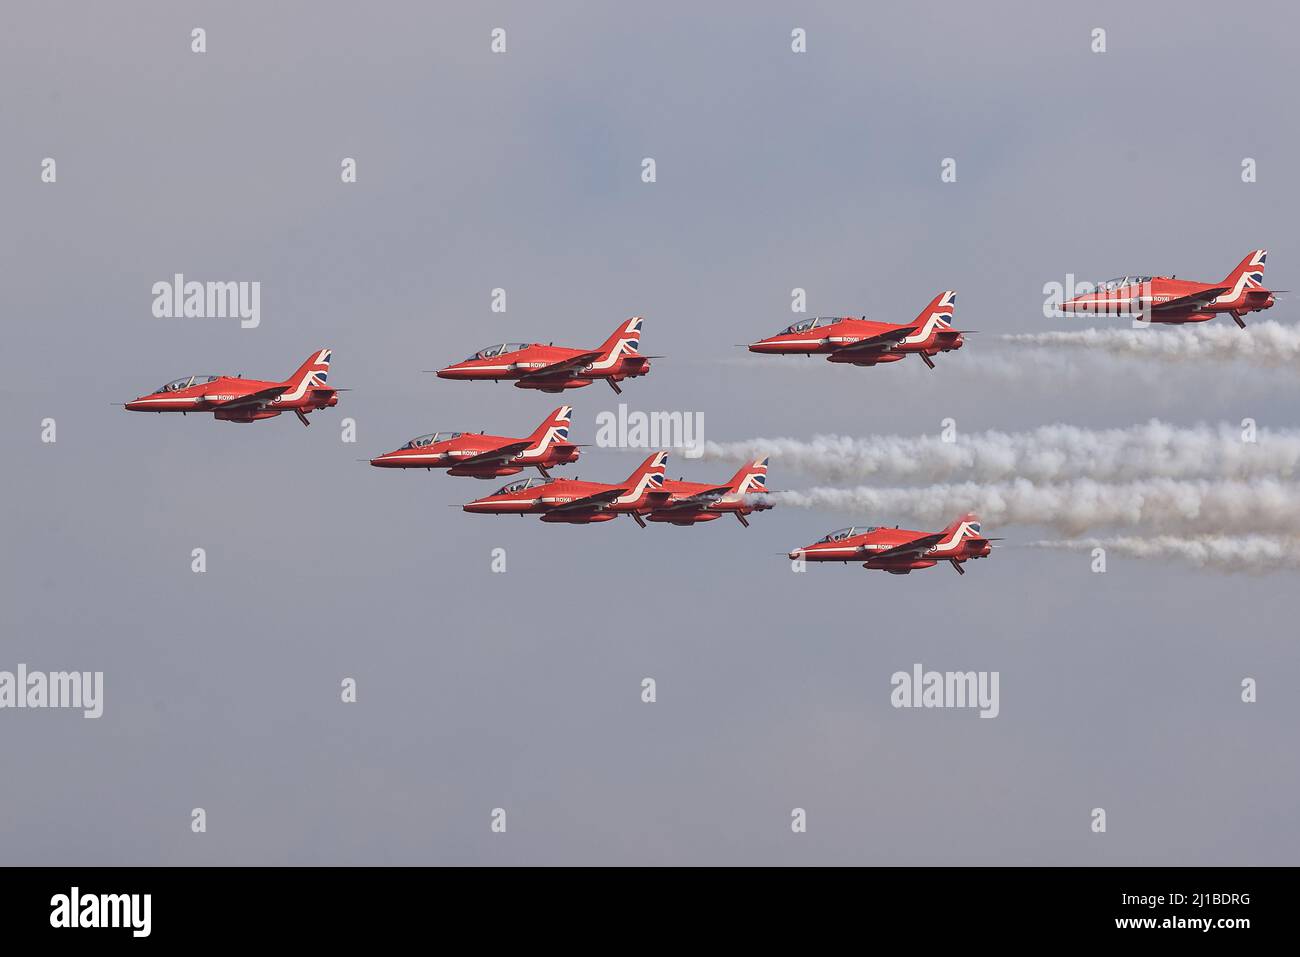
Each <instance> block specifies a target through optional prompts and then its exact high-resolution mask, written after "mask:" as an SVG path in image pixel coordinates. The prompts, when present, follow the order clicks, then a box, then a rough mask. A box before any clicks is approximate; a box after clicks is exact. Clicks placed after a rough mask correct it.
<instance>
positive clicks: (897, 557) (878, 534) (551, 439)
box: [124, 249, 1276, 575]
mask: <svg viewBox="0 0 1300 957" xmlns="http://www.w3.org/2000/svg"><path fill="white" fill-rule="evenodd" d="M1266 257H1267V251H1266V250H1263V249H1257V250H1254V251H1253V252H1251V253H1250V255H1248V256H1246V258H1245V259H1243V260H1242V261H1241V263H1240V264H1239V265H1238V266H1237V268H1236V269H1234V270H1233V271H1232V272H1231V273H1229V274H1228V276H1227V277H1226V278H1225V279H1224V280H1223V281H1222V282H1218V283H1203V282H1193V281H1190V280H1186V279H1177V278H1174V277H1171V276H1124V277H1121V278H1119V279H1114V280H1110V281H1109V282H1105V283H1102V284H1101V285H1100V286H1098V288H1097V290H1096V291H1095V292H1089V293H1087V294H1084V295H1079V296H1076V297H1073V298H1071V299H1069V300H1066V301H1065V302H1064V303H1062V306H1061V308H1062V311H1063V312H1064V313H1065V314H1067V315H1103V314H1112V315H1113V314H1123V313H1136V312H1139V311H1141V312H1142V313H1143V314H1144V315H1146V317H1147V318H1148V319H1149V320H1150V321H1152V322H1161V323H1186V322H1205V321H1208V320H1210V319H1213V318H1214V317H1215V316H1216V315H1219V314H1221V313H1227V314H1228V315H1230V316H1231V317H1232V319H1233V321H1235V322H1236V323H1237V325H1239V326H1242V327H1243V328H1244V327H1245V322H1244V321H1243V320H1244V317H1245V316H1246V315H1247V314H1249V313H1251V312H1259V311H1261V310H1264V309H1268V308H1270V307H1271V306H1272V305H1273V304H1274V301H1275V299H1274V292H1276V290H1273V291H1270V290H1269V289H1266V288H1265V287H1264V262H1265V259H1266ZM956 301H957V296H956V293H954V292H953V291H952V290H947V291H944V292H941V293H939V294H938V295H937V296H935V297H934V298H933V299H932V300H930V303H929V305H927V306H926V307H925V309H923V310H922V311H921V313H920V314H919V315H918V316H917V317H916V319H915V320H914V321H912V322H910V323H904V324H898V325H895V324H891V323H884V322H873V321H870V320H868V319H867V318H866V317H862V318H853V317H838V318H837V317H818V318H811V319H803V320H800V321H799V322H796V323H794V324H793V325H790V326H788V327H787V328H786V329H784V330H782V331H781V332H780V333H778V334H777V335H774V336H769V337H768V338H766V339H760V340H759V341H757V342H754V343H751V344H750V345H749V346H748V348H749V350H750V351H751V352H756V353H765V354H774V355H789V354H793V355H807V356H812V355H824V356H826V359H827V361H829V362H836V363H847V364H851V365H855V366H874V365H879V364H881V363H887V362H898V361H899V360H901V359H903V358H905V357H906V356H908V355H917V356H919V357H920V358H921V360H922V361H923V362H924V363H925V364H926V365H927V366H929V367H930V368H931V369H933V368H934V357H935V356H937V355H938V354H940V353H943V352H952V351H954V350H957V349H960V348H961V347H962V345H963V343H964V341H965V340H964V336H966V335H969V330H959V329H955V328H953V325H952V320H953V313H954V307H955V304H956ZM641 328H642V318H641V317H639V316H636V317H633V318H631V319H629V320H627V321H626V322H624V323H623V324H622V325H620V326H619V327H618V328H617V329H616V330H615V331H614V332H613V334H612V335H610V337H609V338H608V339H606V340H605V341H604V342H603V343H602V344H601V345H600V346H599V347H597V348H595V349H573V348H566V347H561V346H556V345H554V344H553V343H548V344H545V345H543V344H541V343H523V342H515V343H502V344H500V345H495V346H489V347H488V348H486V349H482V350H480V351H478V352H476V353H475V354H474V355H472V356H470V357H469V358H468V359H466V360H465V361H463V362H457V363H453V364H452V365H449V366H446V367H444V368H442V369H439V370H437V375H438V377H439V378H443V379H469V380H475V379H477V380H491V381H493V382H499V381H502V380H506V381H510V382H513V383H514V384H515V387H516V388H519V389H536V390H538V391H540V392H550V393H558V392H563V391H565V390H568V389H580V388H583V387H585V386H588V385H590V384H591V383H593V382H596V381H600V380H603V381H605V382H606V383H608V385H609V387H610V388H611V389H613V390H614V392H615V393H621V392H622V389H621V388H620V386H619V383H621V382H623V381H624V380H626V379H633V378H637V377H639V376H644V375H646V374H647V373H648V372H649V371H650V360H651V359H656V358H662V357H660V356H646V355H642V354H641V352H640V344H641ZM329 366H330V350H329V349H321V350H319V351H317V352H314V353H312V355H311V356H309V357H308V359H307V361H306V362H304V363H303V364H302V365H301V366H300V367H299V368H298V370H297V371H296V372H294V373H293V375H291V376H289V378H287V379H285V380H284V381H282V382H277V381H266V380H259V379H246V378H244V377H243V376H242V375H239V376H226V375H190V376H183V377H181V378H179V379H175V380H173V381H171V382H168V383H167V384H166V385H163V386H161V387H159V388H158V389H155V390H154V391H153V392H150V393H149V394H147V395H142V396H140V397H139V398H137V399H134V400H132V401H131V402H127V403H125V406H124V407H125V408H126V409H127V410H129V411H132V412H180V413H181V414H182V415H184V414H188V413H190V412H206V413H211V415H212V416H213V418H215V419H221V420H223V421H227V422H255V421H257V420H259V419H269V418H274V417H275V416H278V415H280V414H281V413H283V412H292V413H294V414H295V415H296V416H297V417H298V419H299V421H300V422H302V424H303V425H309V424H310V421H309V420H308V418H307V416H308V415H309V414H310V413H312V412H316V411H319V410H321V409H327V408H331V407H333V406H335V405H337V404H338V394H339V392H341V391H345V390H341V389H337V388H334V387H332V386H330V385H328V384H327V383H328V379H329ZM572 413H573V408H572V406H567V405H564V406H560V407H559V408H558V409H556V410H555V411H553V412H552V413H551V414H550V415H549V416H547V417H546V419H544V420H543V421H542V423H541V424H540V425H538V426H537V428H536V429H534V430H533V432H532V433H531V434H530V435H528V436H526V437H523V438H512V437H509V436H499V435H488V434H486V433H483V432H433V433H429V434H427V435H421V436H419V437H417V438H414V439H411V440H410V441H409V442H407V443H406V444H405V445H403V446H402V447H401V448H399V449H395V450H393V451H392V452H385V453H384V454H382V455H379V456H376V457H375V458H373V459H370V464H371V465H373V466H375V467H376V468H385V469H444V470H446V472H447V474H449V475H456V476H471V477H473V478H480V479H491V478H499V477H501V476H506V475H515V474H517V473H519V472H522V471H523V470H524V469H526V468H535V469H536V470H537V471H538V473H539V475H538V476H536V477H532V478H523V479H517V480H515V481H512V482H510V483H509V484H507V485H504V486H502V487H501V488H499V489H497V490H496V491H495V492H493V493H492V494H491V495H486V496H484V497H482V498H477V499H474V500H473V501H471V502H469V503H467V504H466V505H465V506H463V507H464V510H465V511H466V512H474V513H484V514H494V515H520V516H523V515H536V516H538V517H539V518H540V519H541V521H543V522H550V523H566V524H584V525H585V524H593V523H597V522H608V521H612V520H613V519H615V518H617V517H618V516H620V515H627V516H629V517H630V518H632V519H633V520H634V521H635V522H636V523H637V524H638V525H640V526H642V527H643V528H644V527H645V526H646V523H647V522H659V523H667V524H672V525H695V524H699V523H702V522H710V521H713V520H715V519H718V518H721V517H722V516H724V515H734V516H735V517H736V519H737V520H738V521H739V522H740V523H741V524H742V525H744V526H746V527H748V525H749V521H748V516H749V515H752V514H753V513H754V512H758V511H762V510H765V509H768V508H771V507H772V506H771V503H770V501H769V500H768V499H767V494H768V488H767V467H768V460H767V459H766V458H762V459H759V460H757V461H754V462H750V463H747V464H745V465H744V466H742V467H741V468H740V469H739V470H738V471H737V472H736V474H735V475H733V476H732V477H731V478H730V479H729V480H727V481H726V482H724V483H720V484H717V485H709V484H705V483H699V482H687V481H684V480H678V481H673V480H670V479H668V478H666V477H665V471H666V466H667V462H668V453H667V452H666V451H661V452H655V453H654V454H652V455H650V456H649V457H648V458H647V459H646V460H645V461H644V462H642V463H641V465H640V466H638V467H637V469H636V470H635V471H634V472H633V473H632V474H631V475H629V476H628V477H627V479H626V480H625V481H623V482H619V483H616V484H612V485H611V484H605V483H601V482H589V481H582V480H580V479H577V478H573V479H569V478H556V477H553V476H552V475H551V474H550V470H551V469H553V468H556V467H558V466H563V465H571V464H573V463H576V462H577V461H578V459H579V458H580V457H581V454H582V452H581V448H582V447H581V446H580V445H577V444H575V443H573V442H571V441H570V439H569V429H570V422H571V419H572ZM994 541H997V539H992V538H988V537H986V536H985V535H984V534H983V533H982V532H981V530H980V522H979V519H978V518H977V517H976V516H975V515H973V514H967V515H963V516H961V517H960V518H958V519H957V520H956V521H954V522H953V523H952V524H951V525H949V526H948V527H947V528H945V529H943V530H942V531H939V532H920V531H911V530H908V529H902V528H898V527H896V526H895V527H893V528H886V527H881V526H850V527H848V528H842V529H839V530H837V531H834V532H831V533H829V534H828V535H826V536H824V537H823V538H821V539H819V540H817V541H816V542H813V543H811V544H809V545H806V546H804V547H803V548H798V549H795V550H794V551H791V552H790V553H789V556H788V557H789V558H790V559H791V560H795V561H807V562H850V561H854V562H861V563H862V566H863V567H864V568H868V569H877V570H881V571H887V572H890V573H891V574H895V575H905V574H908V573H909V572H911V571H913V570H915V569H921V568H930V567H932V566H934V565H936V564H938V563H939V562H948V563H949V564H951V565H952V567H953V568H954V569H956V571H957V572H958V573H959V574H964V571H963V569H962V564H963V563H965V562H967V561H973V560H975V559H980V558H986V557H988V555H989V554H990V552H991V550H992V548H993V545H992V542H994Z"/></svg>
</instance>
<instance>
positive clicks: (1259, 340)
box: [998, 319, 1300, 368]
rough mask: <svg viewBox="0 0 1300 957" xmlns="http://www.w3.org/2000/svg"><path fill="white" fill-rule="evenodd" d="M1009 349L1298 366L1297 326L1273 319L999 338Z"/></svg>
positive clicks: (1299, 334) (1299, 335)
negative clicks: (1087, 351)
mask: <svg viewBox="0 0 1300 957" xmlns="http://www.w3.org/2000/svg"><path fill="white" fill-rule="evenodd" d="M998 339H999V341H1001V342H1006V343H1010V344H1012V345H1026V346H1048V347H1058V348H1088V349H1100V350H1102V351H1104V352H1108V353H1110V354H1112V355H1117V356H1128V357H1132V358H1141V359H1160V360H1163V361H1166V362H1196V361H1201V360H1205V359H1217V360H1221V361H1232V360H1241V361H1244V362H1249V363H1252V364H1254V365H1258V366H1265V367H1272V368H1276V367H1279V366H1293V365H1297V364H1300V326H1289V325H1283V324H1282V323H1280V322H1275V321H1274V320H1271V319H1270V320H1267V321H1265V322H1257V323H1253V324H1251V325H1249V326H1247V327H1246V328H1245V329H1238V328H1237V327H1236V326H1235V325H1233V324H1231V323H1227V322H1222V323H1220V322H1216V323H1215V324H1213V325H1211V324H1210V323H1208V322H1207V323H1204V324H1199V325H1195V326H1182V327H1177V328H1171V329H1079V330H1075V331H1071V332H1031V333H1022V334H1016V335H1004V336H999V337H998Z"/></svg>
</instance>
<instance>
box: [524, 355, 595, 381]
mask: <svg viewBox="0 0 1300 957" xmlns="http://www.w3.org/2000/svg"><path fill="white" fill-rule="evenodd" d="M602 355H604V353H603V352H584V353H581V354H580V355H576V356H573V357H572V358H569V359H561V360H560V361H559V362H552V363H551V364H550V365H548V366H542V367H541V368H540V369H530V370H529V371H528V373H527V374H526V375H524V378H525V379H533V378H539V377H541V378H550V377H551V376H553V375H561V374H564V373H569V372H577V371H578V370H579V369H581V368H582V367H583V366H585V365H587V364H589V363H591V362H594V361H595V360H597V359H599V358H600V357H601V356H602Z"/></svg>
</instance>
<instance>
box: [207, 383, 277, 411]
mask: <svg viewBox="0 0 1300 957" xmlns="http://www.w3.org/2000/svg"><path fill="white" fill-rule="evenodd" d="M288 391H289V387H288V386H287V385H277V386H272V387H271V388H269V389H262V390H261V391H258V392H250V393H248V395H241V396H240V397H239V398H237V399H231V400H230V401H229V402H218V403H216V408H218V409H240V408H243V407H244V406H246V405H265V404H266V403H268V402H270V401H271V400H272V399H274V398H276V397H277V396H281V395H284V393H286V392H288Z"/></svg>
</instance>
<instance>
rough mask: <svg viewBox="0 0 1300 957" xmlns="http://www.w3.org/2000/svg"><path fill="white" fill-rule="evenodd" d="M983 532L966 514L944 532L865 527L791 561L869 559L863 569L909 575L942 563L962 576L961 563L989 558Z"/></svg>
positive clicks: (801, 551)
mask: <svg viewBox="0 0 1300 957" xmlns="http://www.w3.org/2000/svg"><path fill="white" fill-rule="evenodd" d="M996 541H999V539H996V538H985V537H984V536H983V535H982V534H981V533H980V520H979V518H978V517H977V516H976V515H974V514H973V513H967V514H966V515H963V516H962V517H961V518H959V519H957V521H955V522H953V523H952V524H951V525H949V526H948V527H947V528H945V529H944V530H943V531H942V532H935V533H933V534H930V533H927V532H913V531H909V530H908V529H905V528H881V527H880V526H876V525H873V526H871V527H866V526H862V525H858V526H851V527H849V528H841V529H839V530H838V531H834V532H831V533H830V534H829V535H827V536H826V537H825V538H822V539H820V540H819V541H816V542H814V543H813V544H811V545H805V546H804V547H803V548H798V549H795V550H794V551H792V552H790V554H789V557H790V558H791V559H798V558H802V559H804V560H805V561H809V562H851V561H859V560H862V559H866V560H865V561H863V562H862V567H863V568H875V569H880V570H882V571H887V572H889V573H890V574H891V575H906V574H908V573H909V572H910V571H911V570H912V569H914V568H929V567H930V566H932V565H936V564H938V563H939V562H941V561H947V562H951V563H952V567H953V568H955V569H957V573H958V574H959V575H964V574H966V572H965V571H964V570H963V569H962V567H961V565H962V562H965V561H969V560H971V559H976V558H987V557H988V555H989V553H990V552H991V551H992V550H993V546H992V544H990V543H991V542H996Z"/></svg>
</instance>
